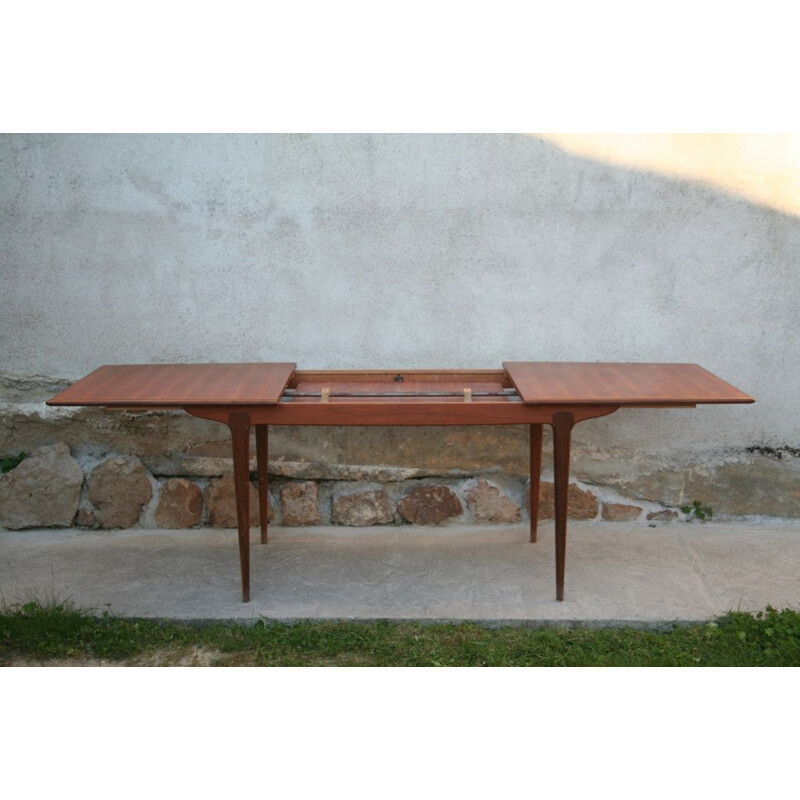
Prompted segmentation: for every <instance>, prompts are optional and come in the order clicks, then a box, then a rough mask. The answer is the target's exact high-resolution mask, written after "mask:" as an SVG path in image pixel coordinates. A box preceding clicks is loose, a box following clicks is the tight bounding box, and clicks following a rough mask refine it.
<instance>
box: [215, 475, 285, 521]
mask: <svg viewBox="0 0 800 800" xmlns="http://www.w3.org/2000/svg"><path fill="white" fill-rule="evenodd" d="M203 499H204V500H205V503H206V508H207V509H208V521H209V524H210V525H211V527H212V528H236V527H238V523H237V518H236V484H235V482H234V479H233V475H225V476H223V477H222V478H214V479H213V480H210V481H209V482H208V486H206V488H205V491H204V492H203ZM249 503H250V527H251V528H252V527H253V526H254V525H258V520H259V509H258V493H257V492H256V487H255V486H253V484H252V483H250V494H249ZM270 509H271V504H270ZM270 519H271V517H270Z"/></svg>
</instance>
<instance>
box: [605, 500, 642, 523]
mask: <svg viewBox="0 0 800 800" xmlns="http://www.w3.org/2000/svg"><path fill="white" fill-rule="evenodd" d="M641 513H642V509H641V508H640V507H639V506H629V505H625V503H603V511H602V517H603V519H604V520H607V521H609V522H630V521H631V520H634V519H638V518H639V516H640V515H641Z"/></svg>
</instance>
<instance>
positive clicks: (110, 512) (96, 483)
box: [86, 456, 153, 528]
mask: <svg viewBox="0 0 800 800" xmlns="http://www.w3.org/2000/svg"><path fill="white" fill-rule="evenodd" d="M86 483H87V486H88V489H89V500H90V501H91V503H92V505H93V506H94V507H95V514H94V516H95V520H96V522H97V524H98V525H99V526H100V527H101V528H131V527H133V526H134V525H136V523H137V522H138V521H139V516H140V515H141V513H142V508H143V507H144V506H145V504H146V503H149V502H150V499H151V498H152V496H153V487H152V485H151V483H150V476H149V474H148V472H147V469H145V466H144V464H142V462H141V461H140V460H139V459H138V458H135V457H133V456H116V457H114V458H109V459H107V460H106V461H104V462H103V463H102V464H98V465H97V466H96V467H95V468H94V469H93V470H92V472H91V474H90V475H89V479H88V481H87V482H86Z"/></svg>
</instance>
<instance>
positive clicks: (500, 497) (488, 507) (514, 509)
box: [465, 478, 522, 523]
mask: <svg viewBox="0 0 800 800" xmlns="http://www.w3.org/2000/svg"><path fill="white" fill-rule="evenodd" d="M465 496H466V498H467V505H468V506H469V509H470V511H472V514H473V516H474V517H475V521H476V522H504V523H510V522H519V521H520V520H521V519H522V512H521V509H520V507H519V506H518V505H517V504H516V503H515V502H514V501H513V500H512V499H511V498H510V497H509V496H508V495H507V494H505V493H504V492H502V491H501V490H500V488H499V487H498V486H495V485H494V484H491V483H489V482H488V481H487V480H484V479H483V478H478V479H477V480H476V481H475V483H474V484H472V485H471V486H470V487H469V488H468V489H467V490H466V491H465Z"/></svg>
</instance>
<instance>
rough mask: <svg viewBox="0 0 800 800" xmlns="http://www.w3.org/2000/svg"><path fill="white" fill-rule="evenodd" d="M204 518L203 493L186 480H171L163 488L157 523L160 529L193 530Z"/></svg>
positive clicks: (156, 517)
mask: <svg viewBox="0 0 800 800" xmlns="http://www.w3.org/2000/svg"><path fill="white" fill-rule="evenodd" d="M202 518H203V493H202V491H201V490H200V487H199V486H198V485H197V484H196V483H193V482H192V481H188V480H186V478H170V479H169V480H168V481H166V482H165V483H164V485H163V486H162V487H161V496H160V497H159V500H158V506H157V507H156V513H155V521H156V525H158V526H159V527H160V528H191V527H192V526H194V525H197V524H199V522H200V521H201V520H202Z"/></svg>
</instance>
